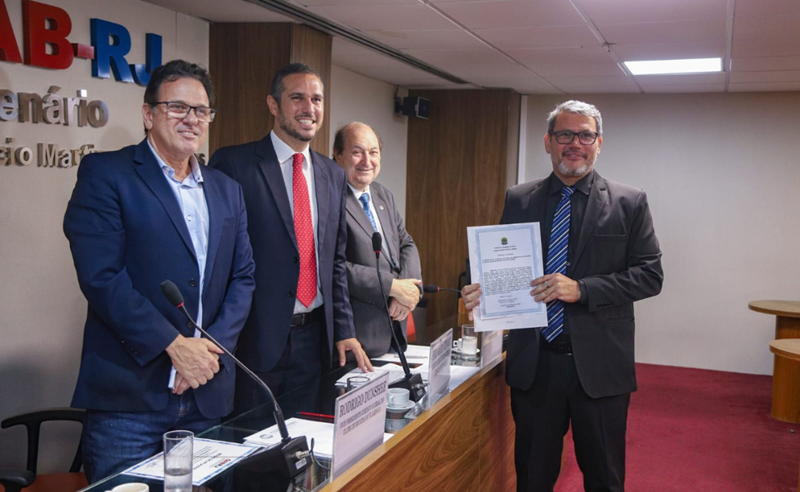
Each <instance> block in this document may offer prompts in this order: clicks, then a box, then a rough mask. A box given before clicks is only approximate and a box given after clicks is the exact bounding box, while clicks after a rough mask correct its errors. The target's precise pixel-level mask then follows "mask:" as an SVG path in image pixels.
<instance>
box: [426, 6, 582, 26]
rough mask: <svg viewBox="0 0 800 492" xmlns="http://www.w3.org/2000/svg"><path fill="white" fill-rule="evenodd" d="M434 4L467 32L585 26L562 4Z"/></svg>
mask: <svg viewBox="0 0 800 492" xmlns="http://www.w3.org/2000/svg"><path fill="white" fill-rule="evenodd" d="M434 3H435V4H436V7H437V8H439V9H441V10H442V11H443V12H444V13H446V14H447V15H449V16H451V17H452V18H453V19H455V20H457V21H458V22H460V23H461V24H463V25H464V26H466V27H467V28H468V29H496V28H500V29H503V28H511V27H535V26H574V25H581V24H584V22H583V18H582V17H581V16H580V14H579V13H578V12H577V11H576V10H575V9H574V8H573V7H572V5H571V4H570V3H569V2H568V1H565V0H512V1H504V2H473V3H466V2H463V3H461V2H460V3H437V2H434Z"/></svg>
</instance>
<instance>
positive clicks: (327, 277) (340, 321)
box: [209, 63, 371, 413]
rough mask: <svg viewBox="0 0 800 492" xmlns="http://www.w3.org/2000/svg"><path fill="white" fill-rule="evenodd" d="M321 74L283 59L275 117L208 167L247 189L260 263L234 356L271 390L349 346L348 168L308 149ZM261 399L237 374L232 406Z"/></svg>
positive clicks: (305, 378) (357, 352)
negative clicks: (263, 132)
mask: <svg viewBox="0 0 800 492" xmlns="http://www.w3.org/2000/svg"><path fill="white" fill-rule="evenodd" d="M323 93H324V89H323V85H322V80H321V78H320V76H319V74H317V73H316V72H315V71H314V70H313V69H311V68H310V67H308V66H306V65H303V64H300V63H294V64H291V65H287V66H285V67H283V68H281V69H280V70H278V72H277V73H276V74H275V76H274V77H273V79H272V85H271V88H270V95H269V96H267V104H268V106H269V110H270V112H271V113H272V115H273V116H274V117H275V124H274V126H273V129H272V131H271V132H270V133H269V135H267V136H266V137H264V138H263V139H261V140H259V141H257V142H250V143H247V144H243V145H236V146H231V147H225V148H222V149H219V150H217V151H216V152H215V153H214V155H213V156H212V158H211V162H210V163H209V165H210V166H211V167H214V168H217V169H219V170H220V171H222V172H224V173H226V174H228V175H229V176H230V177H232V178H233V179H235V180H236V181H238V182H239V183H240V184H241V185H242V189H243V190H244V199H245V203H246V204H247V212H248V231H249V233H250V241H251V244H252V246H253V254H254V255H255V261H256V285H257V287H256V291H255V294H254V297H253V307H252V309H251V310H250V316H249V318H248V319H247V323H246V324H245V327H244V330H243V331H242V338H241V343H239V347H238V352H237V356H239V357H240V358H241V359H242V361H243V362H244V363H245V364H247V365H248V366H249V367H250V368H251V369H252V370H253V371H255V372H256V373H257V374H258V375H259V376H260V377H261V378H262V379H263V380H264V381H265V382H266V383H267V384H268V385H269V386H270V388H271V389H272V391H273V392H274V393H276V394H281V393H283V392H284V391H285V390H287V389H292V388H294V387H296V386H298V385H300V384H304V383H307V382H309V381H312V380H314V379H316V378H318V377H319V376H320V374H321V373H322V371H323V370H324V369H326V368H328V367H330V366H331V364H332V362H333V357H334V353H333V348H334V346H335V347H336V349H337V352H338V359H339V364H340V365H344V363H345V357H346V352H347V351H352V353H353V355H354V356H355V359H356V361H357V362H358V365H359V366H360V367H361V368H362V369H363V370H369V369H371V365H370V363H369V359H368V358H367V356H366V354H365V353H364V351H363V350H362V348H361V345H360V344H359V342H358V341H357V340H356V338H355V329H354V328H353V312H352V309H351V308H350V302H349V293H348V288H347V271H346V268H345V248H346V246H347V222H346V213H345V198H346V197H347V181H346V179H345V173H344V171H343V170H342V169H341V168H340V167H339V166H337V165H336V164H335V163H334V162H333V161H331V160H330V159H328V158H326V157H324V156H322V155H320V154H318V153H316V152H314V151H313V150H311V149H310V148H309V142H310V141H311V140H312V139H313V138H314V136H315V135H316V133H317V131H318V130H319V128H320V126H321V125H322V119H323V116H324V105H323ZM262 401H265V399H264V395H263V390H261V388H259V387H258V386H256V385H255V384H254V383H253V382H252V381H251V380H250V379H249V378H248V377H247V376H246V375H244V374H243V373H241V372H240V373H239V377H237V381H236V405H235V406H236V410H235V411H236V413H239V412H242V411H245V410H248V409H250V408H252V407H253V406H255V405H257V404H258V403H260V402H262Z"/></svg>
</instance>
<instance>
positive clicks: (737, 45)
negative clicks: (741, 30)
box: [732, 38, 800, 58]
mask: <svg viewBox="0 0 800 492" xmlns="http://www.w3.org/2000/svg"><path fill="white" fill-rule="evenodd" d="M732 55H733V57H734V58H749V57H759V56H796V55H800V42H795V43H792V42H788V43H787V42H784V41H783V40H782V39H778V38H769V39H746V40H736V39H734V40H733V50H732Z"/></svg>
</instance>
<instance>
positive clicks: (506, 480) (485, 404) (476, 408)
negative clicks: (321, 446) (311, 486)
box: [323, 361, 515, 492]
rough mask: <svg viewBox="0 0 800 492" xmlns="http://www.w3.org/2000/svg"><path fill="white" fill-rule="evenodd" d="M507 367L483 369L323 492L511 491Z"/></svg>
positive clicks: (512, 449) (499, 363)
mask: <svg viewBox="0 0 800 492" xmlns="http://www.w3.org/2000/svg"><path fill="white" fill-rule="evenodd" d="M504 368H505V362H504V361H500V362H498V363H496V364H495V365H493V366H492V367H487V368H484V369H482V370H481V371H480V372H479V373H478V374H476V375H475V376H473V377H472V378H470V379H468V380H467V381H466V382H464V383H463V384H462V385H461V386H459V387H458V388H456V389H455V391H453V392H452V393H450V394H448V395H445V396H444V397H443V398H442V399H441V400H440V401H438V402H437V403H436V404H435V405H433V407H432V408H431V409H430V410H428V411H427V412H425V413H423V414H422V415H420V416H419V417H417V418H416V419H415V420H414V421H413V422H411V423H410V424H409V425H407V426H406V427H405V428H404V429H402V430H401V431H399V432H398V433H397V435H396V436H395V437H393V438H392V439H390V440H389V441H388V442H386V443H384V444H382V445H381V446H379V447H378V448H377V449H375V450H374V451H373V452H372V453H370V454H369V455H367V456H366V457H365V458H364V459H362V460H361V461H359V462H358V463H357V464H356V465H354V466H353V467H352V468H350V469H349V470H347V471H346V472H345V473H344V474H342V476H340V477H339V478H337V479H336V480H334V481H333V482H332V483H331V484H329V485H328V486H327V487H325V488H324V489H323V492H334V491H344V492H356V491H360V492H375V491H381V492H395V491H397V492H400V491H408V490H414V491H415V492H446V491H453V492H455V491H459V492H461V491H469V492H491V491H498V490H513V489H514V483H515V482H514V480H515V475H514V459H513V454H514V446H513V428H514V426H513V421H512V419H511V406H510V401H509V391H508V387H507V386H506V384H505V381H504V379H503V371H504Z"/></svg>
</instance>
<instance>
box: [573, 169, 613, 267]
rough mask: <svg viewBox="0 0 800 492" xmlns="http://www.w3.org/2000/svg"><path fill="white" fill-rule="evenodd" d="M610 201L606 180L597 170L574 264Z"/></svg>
mask: <svg viewBox="0 0 800 492" xmlns="http://www.w3.org/2000/svg"><path fill="white" fill-rule="evenodd" d="M606 203H608V187H607V186H606V180H605V179H603V178H602V177H601V176H600V175H599V174H597V172H595V175H594V183H592V187H591V189H590V190H589V203H587V204H586V213H585V214H584V216H583V224H582V225H581V233H580V235H579V236H578V248H577V249H576V250H575V257H574V258H573V260H572V264H573V265H576V264H577V263H578V260H579V259H580V257H581V254H582V253H583V250H584V249H585V248H586V244H587V243H588V242H589V238H590V237H592V233H593V232H594V227H595V226H596V225H597V219H598V218H599V217H600V213H601V212H602V211H603V208H605V206H606Z"/></svg>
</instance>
